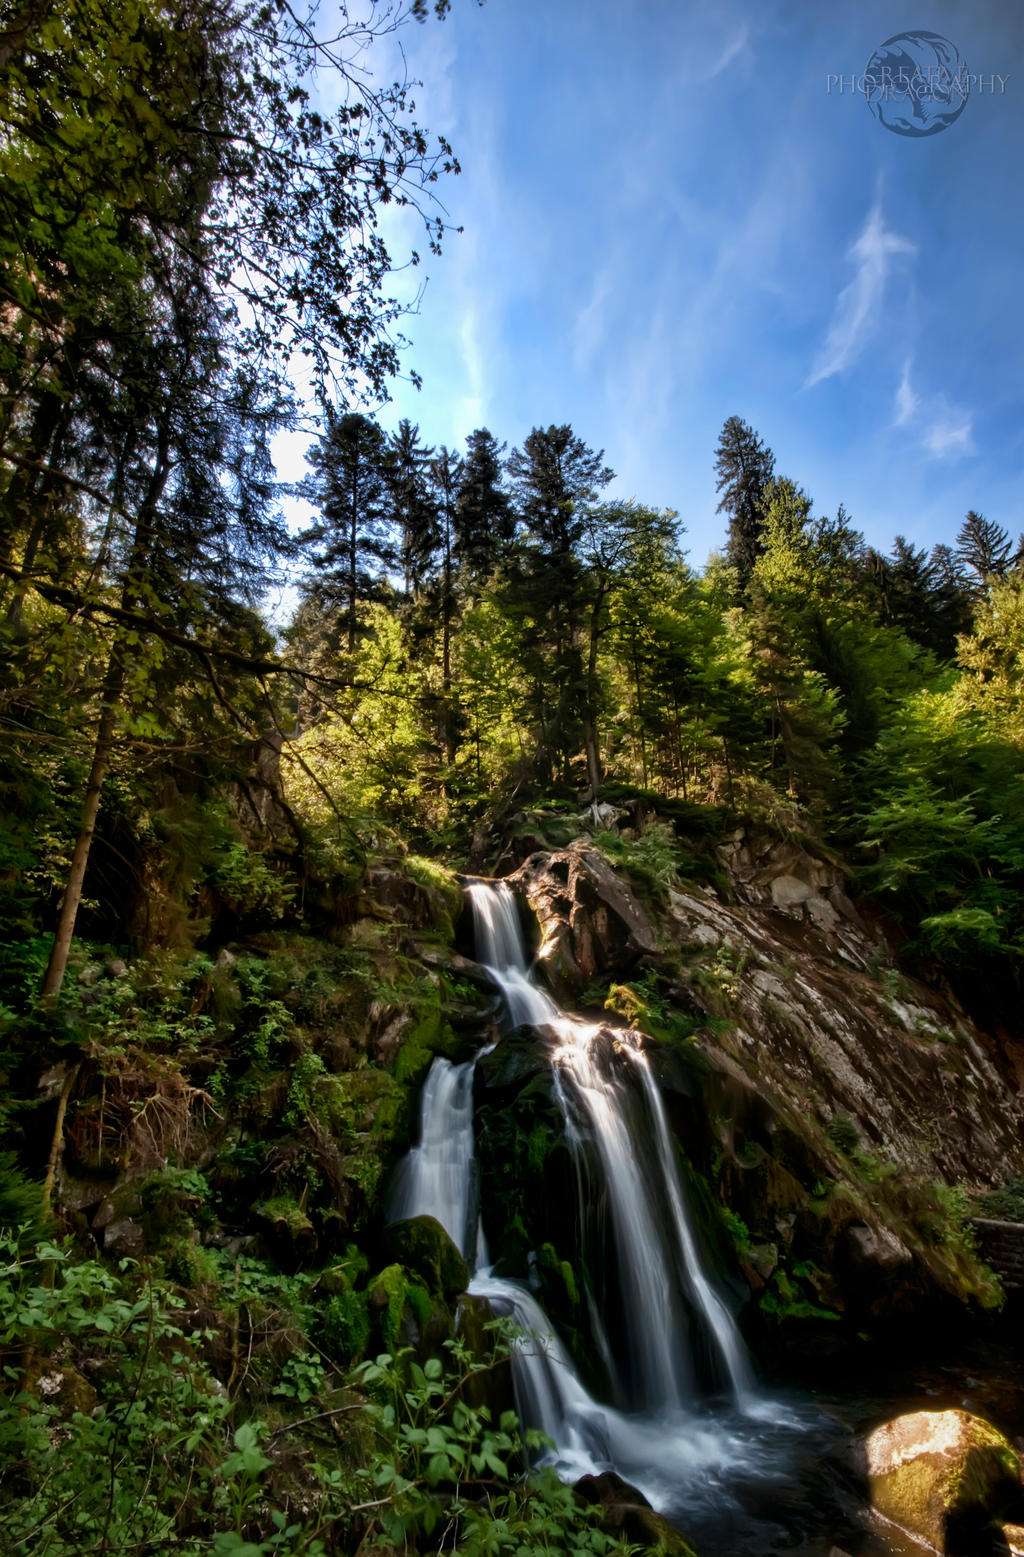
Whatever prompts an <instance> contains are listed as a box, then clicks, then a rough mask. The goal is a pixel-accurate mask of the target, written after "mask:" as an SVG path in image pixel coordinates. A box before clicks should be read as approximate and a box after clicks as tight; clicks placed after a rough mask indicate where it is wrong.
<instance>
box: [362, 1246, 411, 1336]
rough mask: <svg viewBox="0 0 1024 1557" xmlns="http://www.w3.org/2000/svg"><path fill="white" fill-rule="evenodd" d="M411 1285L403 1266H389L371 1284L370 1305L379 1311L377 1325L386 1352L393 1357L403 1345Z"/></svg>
mask: <svg viewBox="0 0 1024 1557" xmlns="http://www.w3.org/2000/svg"><path fill="white" fill-rule="evenodd" d="M408 1290H409V1283H408V1280H407V1279H406V1274H405V1271H404V1270H403V1269H402V1267H401V1265H388V1266H386V1267H385V1268H384V1270H382V1271H381V1272H380V1274H379V1275H378V1276H375V1277H374V1279H373V1281H372V1282H371V1283H370V1304H371V1306H372V1307H373V1308H374V1309H375V1310H376V1311H377V1325H378V1328H379V1330H380V1335H381V1340H382V1341H383V1343H384V1349H385V1351H388V1352H390V1353H391V1355H392V1357H393V1356H394V1355H395V1354H396V1352H397V1351H398V1350H399V1347H400V1345H401V1339H400V1336H401V1325H402V1313H403V1311H404V1309H405V1298H406V1293H407V1292H408Z"/></svg>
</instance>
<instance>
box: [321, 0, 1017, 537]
mask: <svg viewBox="0 0 1024 1557" xmlns="http://www.w3.org/2000/svg"><path fill="white" fill-rule="evenodd" d="M910 28H925V29H929V30H931V31H934V32H937V33H940V34H943V35H944V36H945V37H947V38H949V39H950V40H951V41H952V42H953V43H955V44H956V46H957V47H958V49H959V50H960V53H961V55H962V57H963V59H964V60H965V62H966V64H967V67H968V69H969V71H970V72H971V73H977V74H981V75H983V76H984V77H985V78H986V80H985V86H986V91H984V92H983V93H980V94H979V92H978V91H977V88H975V90H974V91H973V92H972V95H971V98H970V100H969V101H968V103H967V105H966V107H965V109H964V112H963V113H962V115H961V116H960V118H959V119H958V120H957V122H956V123H955V124H953V125H951V126H950V127H949V128H948V129H947V130H945V131H944V132H943V133H941V134H938V135H934V136H931V137H929V138H925V139H910V138H907V137H905V136H901V135H896V134H893V133H891V132H890V131H888V130H887V129H885V128H884V127H883V126H882V125H881V124H879V123H878V122H877V120H876V119H875V118H874V117H873V116H872V114H871V113H870V111H869V110H868V108H867V106H866V104H865V102H864V100H863V97H861V96H858V95H856V94H851V93H850V91H849V86H848V81H849V77H850V75H851V74H853V73H859V72H861V71H863V69H864V66H865V64H866V62H867V60H868V58H869V56H870V55H871V54H872V52H873V50H874V49H875V48H876V47H877V46H878V45H879V44H880V43H882V42H883V41H884V40H885V39H887V38H889V37H890V36H892V35H893V34H894V33H898V32H902V31H905V30H907V29H910ZM403 44H404V47H405V51H406V55H407V58H408V62H409V67H410V70H411V72H412V74H413V75H415V76H418V77H421V78H422V80H423V87H422V89H420V90H418V91H417V93H416V98H417V108H418V117H420V119H421V120H422V122H423V123H425V124H426V125H428V126H429V127H430V128H431V129H433V130H441V131H443V132H444V133H445V134H447V135H448V136H449V138H450V139H451V140H452V142H453V143H454V145H455V148H456V151H457V153H458V154H459V157H460V159H461V161H462V164H463V169H464V171H463V173H462V175H461V176H460V177H459V178H458V179H455V180H451V181H449V183H448V184H447V186H446V187H445V189H444V191H443V198H444V201H445V204H446V206H447V208H448V211H449V213H450V216H451V218H452V220H453V221H455V222H457V223H459V224H461V225H462V226H463V227H464V229H465V231H464V232H463V234H462V235H461V236H459V237H453V238H452V239H451V240H450V241H449V243H448V245H447V247H446V250H445V254H444V256H443V258H441V259H440V260H438V259H433V258H432V259H431V260H430V263H429V265H427V266H426V267H425V268H426V269H427V271H428V274H429V283H428V285H427V289H426V293H425V296H424V298H423V302H422V307H421V310H420V313H419V315H418V316H417V317H415V318H412V319H410V320H408V321H407V325H406V334H407V335H409V336H410V337H411V339H412V341H413V346H412V348H411V350H410V351H409V353H408V356H407V360H408V363H409V366H410V367H414V368H415V369H416V370H417V371H418V372H419V373H420V374H421V375H422V378H423V389H422V390H421V391H419V392H417V391H415V390H414V389H413V388H412V387H411V386H409V385H407V384H403V383H398V384H396V386H395V394H394V400H393V403H392V404H391V405H390V406H388V407H386V408H385V410H384V411H383V412H382V420H383V421H384V423H385V425H388V426H392V425H394V423H395V422H397V420H398V419H399V418H400V417H401V416H409V417H410V418H411V419H412V420H413V421H416V422H418V423H419V425H420V427H421V429H422V432H423V435H424V437H425V439H426V440H427V441H428V442H431V443H440V442H446V443H448V444H449V445H452V444H458V443H459V442H460V440H461V439H463V438H464V437H465V435H466V434H467V433H468V432H470V431H471V430H472V429H473V428H474V427H477V426H482V425H485V426H488V427H490V429H491V431H492V432H493V433H495V434H496V435H497V436H498V437H499V438H500V439H507V440H508V442H509V445H510V446H511V445H512V444H515V443H518V442H521V440H522V439H523V437H524V436H525V435H526V434H527V433H528V432H529V430H530V428H531V427H533V426H536V425H544V426H546V425H547V424H548V423H550V422H559V423H560V422H570V423H572V425H573V427H574V429H575V431H576V432H577V433H578V434H579V435H580V436H581V437H582V438H583V439H584V440H585V441H586V442H587V443H589V444H590V445H591V446H592V447H594V448H603V449H604V450H605V455H606V459H607V461H608V463H609V464H610V465H611V466H612V467H613V468H614V469H615V470H616V471H617V472H618V476H617V480H616V482H615V484H614V486H613V487H612V488H611V489H610V494H613V495H620V496H624V497H636V498H638V499H639V500H641V501H643V502H646V503H650V504H652V505H655V506H659V507H672V508H675V509H677V510H678V512H679V514H680V518H681V520H682V523H683V524H684V525H685V527H686V530H687V540H686V544H687V546H688V547H689V550H690V555H691V559H692V561H693V562H694V563H695V564H697V565H701V564H702V563H703V562H704V560H705V558H706V556H707V554H708V552H709V551H711V550H712V549H714V548H716V547H717V546H718V545H719V544H720V543H721V539H722V535H723V523H722V517H721V516H718V515H716V512H715V510H716V506H717V496H716V493H715V476H714V468H713V466H714V448H715V444H716V441H717V437H718V433H719V430H720V428H721V425H722V423H723V422H724V421H725V419H726V418H727V417H728V416H730V415H734V414H735V415H738V416H741V417H743V418H744V419H745V420H746V421H748V422H750V423H751V424H752V425H753V426H754V427H755V428H756V429H757V431H758V432H759V433H760V434H761V436H762V437H763V438H764V439H765V440H766V441H767V442H768V443H769V444H770V445H771V447H772V448H773V449H774V451H775V454H776V458H777V468H778V470H779V471H780V472H781V473H783V474H786V475H789V476H792V477H793V478H794V479H796V480H797V481H799V482H800V483H801V484H802V485H803V486H804V487H805V488H806V489H807V490H808V492H809V493H810V494H811V496H812V497H813V499H814V503H815V508H816V510H817V511H819V512H834V511H835V509H836V507H837V505H838V504H839V503H840V502H842V503H844V504H845V505H846V508H847V509H848V511H849V513H850V515H851V517H852V518H853V520H854V522H855V523H856V525H857V526H858V527H859V528H860V529H862V530H863V531H864V532H865V534H866V535H867V537H868V540H869V541H871V542H872V543H873V544H876V545H878V546H880V547H883V548H885V547H888V546H889V545H890V544H891V541H892V538H893V536H894V535H895V534H896V533H897V532H900V533H903V534H905V535H906V536H908V537H909V538H910V539H911V540H912V541H914V542H915V543H916V544H918V545H931V544H932V543H933V542H934V541H937V540H949V539H950V538H952V537H953V536H954V535H955V533H956V530H957V529H958V527H959V525H960V523H961V521H962V519H963V516H964V514H965V512H966V511H967V509H968V508H975V509H978V510H980V511H981V512H983V513H985V514H986V515H987V516H988V517H989V518H992V519H995V520H997V521H998V522H999V523H1001V524H1003V525H1004V526H1005V527H1006V528H1007V529H1008V530H1010V531H1011V532H1012V534H1014V535H1016V534H1017V532H1018V531H1019V530H1020V529H1021V528H1022V527H1024V503H1022V501H1021V499H1022V496H1024V417H1022V405H1021V394H1022V391H1021V372H1020V363H1021V360H1022V355H1024V354H1022V346H1024V308H1022V306H1021V302H1020V286H1021V258H1020V256H1021V252H1022V238H1024V203H1022V198H1021V174H1020V169H1021V166H1022V165H1024V8H1022V7H1020V6H1019V5H1018V4H1017V3H1016V0H1002V3H995V0H972V4H970V5H966V4H952V3H949V0H913V3H912V4H911V3H904V0H900V3H899V4H894V3H890V0H886V3H884V4H883V3H874V0H858V3H856V4H855V3H853V0H843V3H839V4H836V5H833V6H827V7H826V6H822V5H819V4H812V3H809V0H756V3H754V0H745V3H738V0H715V3H714V4H711V3H704V0H618V3H612V0H487V3H486V4H485V5H484V6H483V7H478V6H477V5H475V4H474V3H472V0H454V4H453V9H452V14H451V15H450V17H449V18H448V20H447V21H445V22H444V23H440V24H439V23H437V22H435V21H433V20H432V21H431V22H429V23H428V24H426V25H424V26H422V27H410V28H408V29H406V30H405V32H404V34H403ZM381 63H382V65H383V66H384V67H385V68H391V67H393V64H394V61H393V60H382V61H381ZM993 73H996V74H999V75H1001V76H1003V77H1004V78H1006V79H1005V84H1004V87H1003V88H1002V90H1000V88H999V84H998V83H996V91H995V93H990V92H989V91H988V90H987V88H988V86H989V82H988V77H989V76H991V75H992V74H993ZM830 75H832V76H836V75H845V77H846V78H847V87H846V91H845V93H844V95H842V96H840V95H839V93H838V90H837V88H836V86H835V84H833V86H832V90H831V92H829V91H828V77H829V76H830ZM388 236H389V238H391V239H392V241H393V242H394V243H395V247H396V249H397V250H400V249H401V245H402V241H403V237H404V236H405V235H404V234H403V232H402V230H401V222H398V223H394V224H391V226H390V227H389V233H388ZM306 441H308V439H307V440H306ZM297 446H298V445H293V447H297Z"/></svg>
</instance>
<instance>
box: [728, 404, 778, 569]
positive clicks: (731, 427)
mask: <svg viewBox="0 0 1024 1557" xmlns="http://www.w3.org/2000/svg"><path fill="white" fill-rule="evenodd" d="M715 470H716V471H717V473H718V481H717V483H716V487H715V490H716V491H717V492H721V494H722V498H721V501H720V503H719V505H718V509H717V512H718V513H723V512H724V513H727V514H728V515H729V537H728V540H727V541H726V546H725V554H726V557H727V558H728V560H729V562H730V563H731V564H732V566H733V567H734V568H735V569H736V573H737V576H738V579H739V585H740V589H741V590H743V589H745V588H746V586H747V583H748V582H749V579H750V575H751V573H752V572H753V568H754V564H755V562H756V561H757V559H758V557H759V556H760V553H761V549H762V542H761V532H762V530H763V527H764V503H765V488H766V487H767V486H768V483H769V482H770V481H771V479H772V476H773V475H774V473H775V455H774V454H773V453H772V451H771V449H769V448H768V446H767V444H765V443H763V442H762V441H761V439H760V438H759V437H758V436H757V434H756V433H755V431H754V429H753V428H752V427H750V426H748V425H747V423H746V422H744V421H742V420H741V419H740V417H738V416H730V417H729V419H728V421H727V422H726V423H725V425H724V427H723V428H722V431H721V433H720V434H719V438H718V447H717V450H716V454H715Z"/></svg>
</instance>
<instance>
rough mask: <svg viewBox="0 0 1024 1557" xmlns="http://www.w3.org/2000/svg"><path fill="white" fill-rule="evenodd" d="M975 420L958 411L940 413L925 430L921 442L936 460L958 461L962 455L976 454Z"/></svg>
mask: <svg viewBox="0 0 1024 1557" xmlns="http://www.w3.org/2000/svg"><path fill="white" fill-rule="evenodd" d="M973 433H974V419H973V417H971V416H969V415H965V414H963V413H961V412H956V411H940V412H939V414H938V416H937V417H936V419H935V421H933V422H932V424H931V425H930V426H929V427H926V428H925V429H924V435H923V437H922V439H921V442H922V443H923V444H924V446H925V448H926V449H927V450H928V453H929V454H934V455H935V458H936V459H940V460H946V459H956V458H957V457H958V456H959V455H961V454H973V453H974V437H973Z"/></svg>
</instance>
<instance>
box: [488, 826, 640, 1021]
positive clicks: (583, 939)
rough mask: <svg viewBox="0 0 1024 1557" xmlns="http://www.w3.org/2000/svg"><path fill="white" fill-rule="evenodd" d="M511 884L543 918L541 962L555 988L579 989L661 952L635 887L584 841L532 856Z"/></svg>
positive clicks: (511, 878)
mask: <svg viewBox="0 0 1024 1557" xmlns="http://www.w3.org/2000/svg"><path fill="white" fill-rule="evenodd" d="M508 883H509V885H510V886H511V887H513V888H514V889H516V890H518V891H521V892H522V893H524V894H525V896H526V899H527V901H528V903H529V904H530V907H531V908H532V909H533V911H534V913H535V914H536V915H537V918H538V920H539V921H540V926H541V931H542V933H543V940H542V942H541V947H540V951H539V953H538V961H539V962H540V963H541V964H542V965H543V967H544V969H545V972H546V974H547V976H548V978H549V979H550V981H551V982H552V983H553V984H554V985H555V987H556V988H560V989H561V990H563V991H567V992H579V991H580V990H581V989H583V988H585V987H586V985H587V984H589V983H591V982H592V981H593V980H594V979H595V978H596V977H598V976H601V975H613V974H624V973H627V972H628V971H629V969H630V968H632V967H634V966H635V965H636V963H637V961H638V960H639V959H640V958H641V957H642V956H644V955H645V954H646V955H650V954H652V953H653V952H655V951H656V950H657V945H658V941H657V935H656V933H655V929H654V925H653V924H652V922H651V919H650V916H649V914H648V913H647V910H646V909H645V908H644V907H643V905H642V904H641V903H640V902H639V901H638V899H637V898H636V896H635V894H634V893H633V891H632V888H631V887H629V886H628V885H627V883H626V882H625V880H624V879H623V878H622V877H621V876H619V875H617V874H616V872H615V871H614V870H613V869H612V867H611V866H610V865H609V864H608V862H607V861H606V860H605V859H603V858H602V856H601V855H600V854H598V853H596V851H594V850H593V849H588V848H587V847H586V846H585V845H579V844H578V845H574V846H572V847H570V848H568V849H560V850H556V851H555V852H554V853H551V854H533V855H531V856H530V858H529V859H528V860H527V861H526V862H525V864H523V865H522V866H520V868H519V870H517V871H516V872H515V873H514V874H513V875H511V876H509V877H508Z"/></svg>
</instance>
